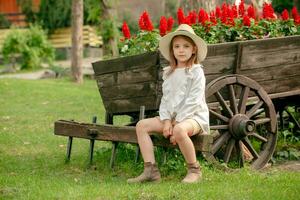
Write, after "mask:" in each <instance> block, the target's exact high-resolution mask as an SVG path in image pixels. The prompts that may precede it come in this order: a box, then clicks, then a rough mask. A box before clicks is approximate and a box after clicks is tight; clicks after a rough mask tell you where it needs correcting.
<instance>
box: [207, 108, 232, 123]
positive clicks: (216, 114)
mask: <svg viewBox="0 0 300 200" xmlns="http://www.w3.org/2000/svg"><path fill="white" fill-rule="evenodd" d="M209 112H210V114H212V115H214V116H215V117H217V118H218V119H220V120H222V121H223V122H229V119H228V118H227V117H225V116H224V115H221V114H219V113H217V112H215V111H213V110H212V109H209Z"/></svg>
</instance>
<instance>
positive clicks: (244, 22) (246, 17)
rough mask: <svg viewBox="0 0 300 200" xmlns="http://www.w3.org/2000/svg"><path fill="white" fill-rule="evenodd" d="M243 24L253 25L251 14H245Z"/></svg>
mask: <svg viewBox="0 0 300 200" xmlns="http://www.w3.org/2000/svg"><path fill="white" fill-rule="evenodd" d="M243 24H244V26H251V20H250V17H249V16H247V15H244V16H243Z"/></svg>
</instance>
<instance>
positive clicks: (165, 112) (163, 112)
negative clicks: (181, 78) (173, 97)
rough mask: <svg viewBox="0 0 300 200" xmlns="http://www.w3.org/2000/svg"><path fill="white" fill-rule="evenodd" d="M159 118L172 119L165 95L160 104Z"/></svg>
mask: <svg viewBox="0 0 300 200" xmlns="http://www.w3.org/2000/svg"><path fill="white" fill-rule="evenodd" d="M159 118H160V120H165V119H171V114H170V112H169V111H168V109H167V101H166V98H165V97H164V96H163V97H162V98H161V102H160V105H159Z"/></svg>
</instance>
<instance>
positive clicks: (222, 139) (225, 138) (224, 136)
mask: <svg viewBox="0 0 300 200" xmlns="http://www.w3.org/2000/svg"><path fill="white" fill-rule="evenodd" d="M230 137H231V136H230V134H229V133H228V132H225V133H223V134H222V135H221V136H220V137H219V138H218V139H217V140H216V142H214V144H213V146H212V150H211V151H212V154H215V153H216V152H217V151H218V150H219V149H220V148H221V146H222V145H223V144H225V142H227V141H228V139H229V138H230Z"/></svg>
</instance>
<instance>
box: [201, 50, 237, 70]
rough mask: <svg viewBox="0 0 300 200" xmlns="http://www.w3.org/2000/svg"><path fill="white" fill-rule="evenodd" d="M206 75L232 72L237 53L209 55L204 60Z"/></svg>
mask: <svg viewBox="0 0 300 200" xmlns="http://www.w3.org/2000/svg"><path fill="white" fill-rule="evenodd" d="M203 66H204V68H203V70H204V73H205V75H210V74H219V75H226V74H232V73H233V69H234V66H235V54H228V55H220V56H211V57H207V58H206V59H205V60H204V61H203Z"/></svg>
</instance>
